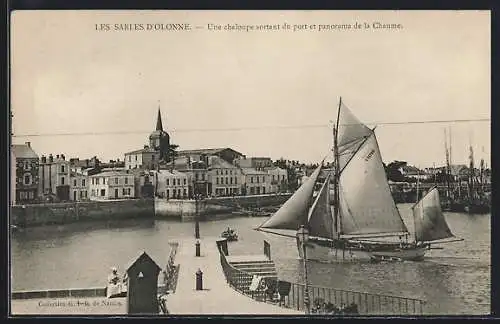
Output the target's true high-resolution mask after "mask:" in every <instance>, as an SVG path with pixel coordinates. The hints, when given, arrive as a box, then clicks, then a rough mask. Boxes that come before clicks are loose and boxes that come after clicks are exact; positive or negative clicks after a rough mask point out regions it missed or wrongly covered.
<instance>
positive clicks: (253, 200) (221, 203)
mask: <svg viewBox="0 0 500 324" xmlns="http://www.w3.org/2000/svg"><path fill="white" fill-rule="evenodd" d="M291 195H292V194H278V195H254V196H235V197H219V198H209V199H204V200H199V201H198V202H197V201H195V200H176V199H165V198H156V199H155V214H156V217H158V218H175V219H182V220H193V219H194V218H195V216H196V210H198V212H199V215H200V218H201V219H202V220H204V219H209V218H210V217H211V216H212V215H215V214H224V213H231V212H232V211H235V210H238V209H239V208H249V207H252V208H255V207H268V206H278V205H281V204H283V203H284V202H285V201H286V200H287V199H288V198H290V196H291ZM197 204H198V206H196V205H197Z"/></svg>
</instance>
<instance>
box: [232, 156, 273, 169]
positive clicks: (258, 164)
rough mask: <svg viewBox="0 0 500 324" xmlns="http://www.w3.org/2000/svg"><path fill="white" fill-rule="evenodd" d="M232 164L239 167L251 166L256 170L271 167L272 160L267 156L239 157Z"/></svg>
mask: <svg viewBox="0 0 500 324" xmlns="http://www.w3.org/2000/svg"><path fill="white" fill-rule="evenodd" d="M234 164H235V165H237V166H239V167H240V168H253V169H256V170H263V169H265V168H270V167H273V161H272V160H271V158H269V157H249V158H240V159H237V160H235V163H234Z"/></svg>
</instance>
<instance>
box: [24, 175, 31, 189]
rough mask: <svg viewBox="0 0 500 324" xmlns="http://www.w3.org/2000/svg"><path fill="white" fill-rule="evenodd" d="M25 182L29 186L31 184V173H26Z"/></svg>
mask: <svg viewBox="0 0 500 324" xmlns="http://www.w3.org/2000/svg"><path fill="white" fill-rule="evenodd" d="M24 184H25V185H27V186H28V185H30V184H31V174H25V175H24Z"/></svg>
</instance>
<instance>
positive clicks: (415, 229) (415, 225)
mask: <svg viewBox="0 0 500 324" xmlns="http://www.w3.org/2000/svg"><path fill="white" fill-rule="evenodd" d="M417 170H418V171H417V187H416V191H417V198H416V199H415V204H418V201H419V200H418V195H419V186H418V185H419V183H420V180H419V175H420V169H419V168H417ZM413 224H414V226H413V231H414V236H415V244H416V243H417V221H416V219H415V217H413Z"/></svg>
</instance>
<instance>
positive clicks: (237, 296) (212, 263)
mask: <svg viewBox="0 0 500 324" xmlns="http://www.w3.org/2000/svg"><path fill="white" fill-rule="evenodd" d="M217 239H218V238H215V237H214V238H208V237H207V238H202V239H200V240H199V241H200V247H201V248H200V250H201V251H200V252H201V253H200V256H199V257H196V256H195V243H196V239H194V238H193V239H185V240H182V241H181V242H179V250H178V252H177V257H176V262H177V263H178V264H179V266H180V269H179V277H178V279H177V287H176V289H175V292H174V293H173V294H171V295H169V296H168V297H167V308H168V310H169V312H170V314H173V315H177V314H179V315H180V314H186V315H189V314H192V315H194V314H196V315H199V314H214V315H215V314H219V315H223V314H241V315H245V314H246V315H300V314H304V312H302V311H298V310H294V309H289V308H282V307H279V306H278V305H273V304H268V303H265V302H260V301H256V300H253V299H252V298H249V297H248V296H246V295H244V294H242V293H240V292H238V291H236V290H234V289H233V288H231V287H230V286H229V285H228V283H227V282H226V278H225V276H224V272H223V271H222V269H221V263H220V260H219V251H218V248H217V245H216V240H217ZM263 257H264V256H262V257H258V258H259V259H261V258H263ZM247 258H248V257H247V256H244V257H243V256H240V257H234V260H237V259H239V260H244V259H247ZM250 258H252V256H250ZM254 258H255V257H254ZM198 269H200V270H201V271H202V272H203V289H202V290H196V272H197V271H198Z"/></svg>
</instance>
